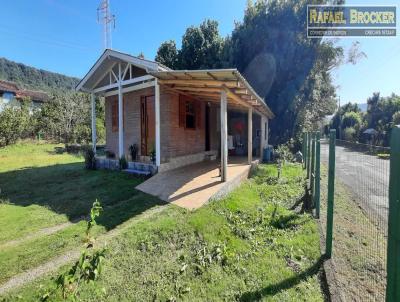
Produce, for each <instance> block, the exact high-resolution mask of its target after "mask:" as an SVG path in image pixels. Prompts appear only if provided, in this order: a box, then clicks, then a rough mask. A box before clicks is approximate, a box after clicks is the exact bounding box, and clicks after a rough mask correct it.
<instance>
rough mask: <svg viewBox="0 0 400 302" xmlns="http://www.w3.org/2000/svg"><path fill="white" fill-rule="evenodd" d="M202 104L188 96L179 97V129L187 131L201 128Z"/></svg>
mask: <svg viewBox="0 0 400 302" xmlns="http://www.w3.org/2000/svg"><path fill="white" fill-rule="evenodd" d="M200 111H201V104H200V102H199V101H195V100H193V99H190V98H188V97H186V96H183V95H181V96H180V97H179V127H182V128H185V129H193V130H194V129H196V128H200V122H201V115H200Z"/></svg>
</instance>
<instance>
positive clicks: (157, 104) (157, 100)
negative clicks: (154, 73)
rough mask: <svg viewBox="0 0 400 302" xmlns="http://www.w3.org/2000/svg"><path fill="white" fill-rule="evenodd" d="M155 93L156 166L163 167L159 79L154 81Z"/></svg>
mask: <svg viewBox="0 0 400 302" xmlns="http://www.w3.org/2000/svg"><path fill="white" fill-rule="evenodd" d="M154 81H155V83H154V93H155V107H156V108H155V109H156V110H155V113H156V118H155V120H156V137H155V139H156V166H157V167H159V166H160V165H161V141H160V138H161V135H160V85H159V84H158V79H155V80H154Z"/></svg>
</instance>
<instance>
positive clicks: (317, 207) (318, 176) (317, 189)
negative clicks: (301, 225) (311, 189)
mask: <svg viewBox="0 0 400 302" xmlns="http://www.w3.org/2000/svg"><path fill="white" fill-rule="evenodd" d="M320 139H321V134H320V132H319V131H318V132H317V133H316V138H315V140H316V146H315V216H316V218H318V219H319V211H320V195H321V188H320V185H321V163H320V160H321V142H320Z"/></svg>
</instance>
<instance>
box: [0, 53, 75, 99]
mask: <svg viewBox="0 0 400 302" xmlns="http://www.w3.org/2000/svg"><path fill="white" fill-rule="evenodd" d="M0 79H2V80H7V81H12V82H16V83H17V84H19V85H20V86H21V87H22V88H28V89H35V90H43V91H47V92H55V91H59V90H72V89H74V88H75V85H76V84H77V83H78V82H79V79H78V78H74V77H69V76H66V75H63V74H59V73H55V72H50V71H46V70H43V69H37V68H34V67H30V66H27V65H25V64H22V63H16V62H13V61H10V60H7V59H6V58H0Z"/></svg>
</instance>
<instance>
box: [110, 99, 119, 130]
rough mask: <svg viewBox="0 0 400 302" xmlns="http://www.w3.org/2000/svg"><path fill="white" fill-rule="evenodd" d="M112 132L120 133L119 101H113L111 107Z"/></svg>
mask: <svg viewBox="0 0 400 302" xmlns="http://www.w3.org/2000/svg"><path fill="white" fill-rule="evenodd" d="M111 111H112V112H111V116H112V131H113V132H116V131H118V101H117V100H113V101H112V105H111Z"/></svg>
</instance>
